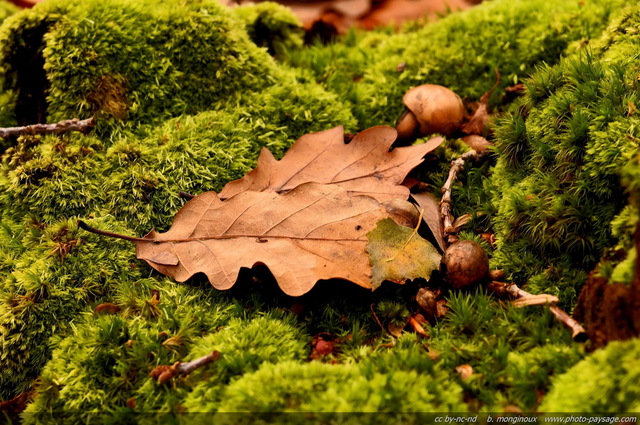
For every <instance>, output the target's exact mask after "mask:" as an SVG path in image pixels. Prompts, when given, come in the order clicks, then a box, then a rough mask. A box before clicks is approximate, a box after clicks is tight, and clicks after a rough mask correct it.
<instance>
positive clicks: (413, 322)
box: [409, 316, 429, 338]
mask: <svg viewBox="0 0 640 425" xmlns="http://www.w3.org/2000/svg"><path fill="white" fill-rule="evenodd" d="M409 325H411V328H412V329H413V330H414V331H415V333H417V334H418V335H420V336H423V337H425V338H429V334H428V333H427V331H425V330H424V328H423V327H422V325H421V324H420V322H419V321H418V320H416V318H415V316H412V317H411V318H410V319H409Z"/></svg>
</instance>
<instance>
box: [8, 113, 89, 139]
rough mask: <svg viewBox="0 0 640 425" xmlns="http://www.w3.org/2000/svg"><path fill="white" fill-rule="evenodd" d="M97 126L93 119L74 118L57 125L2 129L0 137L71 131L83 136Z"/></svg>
mask: <svg viewBox="0 0 640 425" xmlns="http://www.w3.org/2000/svg"><path fill="white" fill-rule="evenodd" d="M95 126H96V120H95V118H93V117H91V118H87V119H86V120H79V119H78V118H74V119H71V120H65V121H60V122H57V123H55V124H32V125H27V126H24V127H6V128H0V137H2V138H3V139H6V138H7V137H12V136H22V135H24V134H62V133H67V132H69V131H79V132H80V133H82V134H87V133H89V132H90V131H91V130H92V129H93V127H95Z"/></svg>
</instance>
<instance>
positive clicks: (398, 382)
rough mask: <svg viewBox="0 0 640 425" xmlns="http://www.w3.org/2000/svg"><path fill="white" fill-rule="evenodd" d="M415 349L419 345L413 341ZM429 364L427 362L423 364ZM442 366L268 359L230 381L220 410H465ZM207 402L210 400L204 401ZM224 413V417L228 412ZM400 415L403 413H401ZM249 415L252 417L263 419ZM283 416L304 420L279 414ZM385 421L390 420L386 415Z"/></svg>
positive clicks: (248, 418)
mask: <svg viewBox="0 0 640 425" xmlns="http://www.w3.org/2000/svg"><path fill="white" fill-rule="evenodd" d="M412 348H413V349H414V350H415V349H416V347H412ZM423 369H424V367H423ZM445 376H446V375H443V374H442V373H441V372H439V371H438V372H436V371H434V372H433V375H432V376H429V374H418V373H416V371H415V370H401V367H398V369H396V370H385V371H384V372H383V373H378V372H373V371H365V372H364V373H363V371H362V370H361V369H360V368H359V367H358V366H357V365H355V364H346V365H330V364H324V363H317V362H311V363H308V364H298V363H292V362H279V363H278V364H275V365H274V364H268V363H267V364H265V365H263V366H262V367H261V368H260V369H258V370H257V371H256V372H254V373H252V374H247V375H245V376H243V377H242V378H241V379H239V380H237V381H234V382H233V383H231V384H230V385H229V386H228V387H227V388H226V390H225V392H224V394H223V397H222V398H223V402H222V403H221V405H220V407H219V410H218V411H219V412H320V413H321V412H429V411H442V410H445V411H463V410H465V408H464V405H463V404H462V403H461V399H460V396H461V390H460V388H459V387H458V386H457V385H455V384H453V383H450V382H449V383H447V381H444V380H443V381H440V379H443V378H444V377H445ZM205 407H206V406H205ZM228 417H229V416H228V415H221V418H222V419H224V418H228ZM399 417H401V415H400V416H399ZM259 418H260V415H255V417H252V416H248V417H246V419H247V420H256V419H259ZM277 419H278V422H281V421H285V422H286V421H287V420H288V419H289V420H293V421H296V420H299V418H298V417H297V416H292V415H282V416H278V418H277ZM380 419H381V423H386V418H385V416H384V415H382V416H381V418H380Z"/></svg>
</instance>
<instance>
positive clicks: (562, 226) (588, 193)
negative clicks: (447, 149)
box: [491, 9, 640, 306]
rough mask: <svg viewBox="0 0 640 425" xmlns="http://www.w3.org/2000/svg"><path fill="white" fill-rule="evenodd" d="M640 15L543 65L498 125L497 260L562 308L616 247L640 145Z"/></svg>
mask: <svg viewBox="0 0 640 425" xmlns="http://www.w3.org/2000/svg"><path fill="white" fill-rule="evenodd" d="M638 16H639V15H638V11H637V9H631V10H629V11H628V12H627V13H625V14H624V15H623V16H622V17H620V18H618V19H617V20H615V21H614V23H613V24H612V25H611V26H610V27H609V29H608V30H607V31H606V32H605V34H604V36H603V37H602V38H601V39H599V40H598V41H597V42H596V43H594V44H595V45H594V46H593V47H592V48H589V49H587V50H586V51H583V52H580V53H577V54H575V55H571V56H570V57H567V58H565V59H562V60H561V61H560V63H559V64H558V65H556V66H548V65H541V66H540V68H539V69H538V70H537V72H536V73H534V74H533V75H532V77H531V79H529V80H528V81H527V93H526V95H525V96H524V98H523V99H522V101H521V102H519V103H518V104H517V105H516V106H515V107H514V112H512V113H510V114H508V115H506V116H505V117H503V118H502V119H501V120H500V121H499V122H498V124H497V130H496V135H497V137H496V145H497V148H498V150H499V153H500V154H499V158H498V163H497V165H496V167H495V169H494V170H493V174H492V177H491V183H492V184H494V185H495V191H494V205H495V206H496V208H497V213H496V215H495V218H494V226H495V229H496V234H497V237H498V250H497V252H496V253H495V254H494V263H495V265H496V266H498V267H504V268H505V269H507V270H508V271H510V272H512V277H513V278H515V279H518V280H520V281H528V282H529V287H530V288H531V289H532V290H533V291H534V292H544V291H547V292H552V293H557V294H559V295H560V297H561V298H562V299H563V300H564V302H565V306H571V305H573V303H574V301H575V299H576V297H577V294H578V291H579V289H580V287H581V284H582V283H584V281H585V280H586V273H588V271H589V270H591V269H592V268H593V267H594V266H595V265H596V264H597V262H598V261H599V260H600V258H601V256H602V255H603V252H604V250H605V249H606V248H607V247H609V246H611V245H612V244H613V240H614V238H613V235H612V229H611V222H612V220H613V218H614V217H615V216H616V215H617V214H619V213H620V212H621V210H622V209H623V207H624V206H625V205H626V204H627V203H628V201H627V200H626V196H625V195H624V189H623V188H622V186H621V185H620V179H621V172H622V169H623V168H624V166H625V165H626V164H627V163H628V162H629V161H630V159H631V158H632V156H633V155H634V154H635V153H636V152H637V150H638V147H639V146H640V144H639V142H638V138H637V136H638V133H637V130H636V127H637V125H638V122H639V118H638V116H637V114H636V112H635V105H636V104H637V103H638V101H639V100H640V99H638V88H640V83H639V82H638V78H637V76H638V72H637V71H638V70H639V69H640V62H639V61H638V60H637V59H636V58H635V57H633V56H632V55H629V51H632V50H634V49H636V48H637V46H638V43H639V42H640V38H638V36H637V35H636V34H635V33H633V32H629V31H628V28H629V27H635V26H637V25H638V24H639V23H640V20H638ZM628 213H629V211H627V212H626V214H628Z"/></svg>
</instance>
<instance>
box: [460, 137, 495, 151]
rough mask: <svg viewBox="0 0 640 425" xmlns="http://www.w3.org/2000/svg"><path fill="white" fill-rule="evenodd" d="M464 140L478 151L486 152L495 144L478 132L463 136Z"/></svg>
mask: <svg viewBox="0 0 640 425" xmlns="http://www.w3.org/2000/svg"><path fill="white" fill-rule="evenodd" d="M462 141H463V142H464V144H466V145H467V146H469V147H470V148H471V149H473V150H475V151H476V152H484V151H486V150H487V149H489V148H490V147H491V146H493V143H491V142H489V141H488V140H487V139H486V138H484V137H483V136H479V135H477V134H469V135H468V136H464V137H463V138H462Z"/></svg>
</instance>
